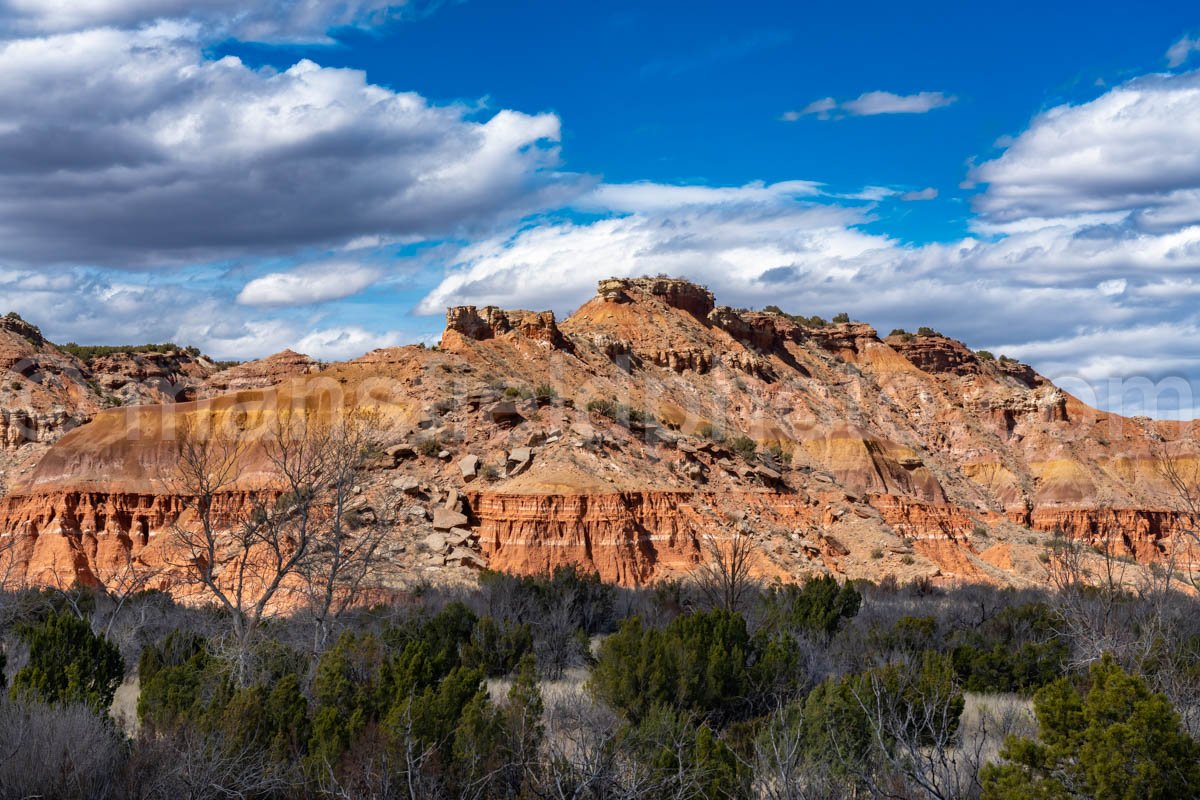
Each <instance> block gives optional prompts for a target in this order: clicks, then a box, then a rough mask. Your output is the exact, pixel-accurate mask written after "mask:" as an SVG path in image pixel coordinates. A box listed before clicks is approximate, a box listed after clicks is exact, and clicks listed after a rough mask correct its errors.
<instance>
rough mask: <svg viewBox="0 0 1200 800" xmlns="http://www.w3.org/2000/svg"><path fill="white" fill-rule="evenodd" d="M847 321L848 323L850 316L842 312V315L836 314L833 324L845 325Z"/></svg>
mask: <svg viewBox="0 0 1200 800" xmlns="http://www.w3.org/2000/svg"><path fill="white" fill-rule="evenodd" d="M849 321H850V315H849V314H847V313H846V312H845V311H843V312H842V313H840V314H838V315H837V316H835V317H834V318H833V323H834V324H835V325H845V324H846V323H848V322H849Z"/></svg>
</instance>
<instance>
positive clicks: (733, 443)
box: [729, 436, 758, 461]
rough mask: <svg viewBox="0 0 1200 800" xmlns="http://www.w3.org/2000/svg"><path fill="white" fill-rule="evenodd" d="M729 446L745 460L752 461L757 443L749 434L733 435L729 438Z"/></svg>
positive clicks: (756, 451)
mask: <svg viewBox="0 0 1200 800" xmlns="http://www.w3.org/2000/svg"><path fill="white" fill-rule="evenodd" d="M729 447H730V449H732V450H733V452H734V453H736V454H737V455H739V456H741V457H742V458H743V459H745V460H746V461H752V460H753V459H754V456H755V455H756V454H757V453H758V444H757V443H756V442H755V441H754V440H753V439H751V438H750V437H749V436H735V437H733V438H732V439H730V440H729Z"/></svg>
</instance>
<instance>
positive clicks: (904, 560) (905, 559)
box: [900, 553, 917, 567]
mask: <svg viewBox="0 0 1200 800" xmlns="http://www.w3.org/2000/svg"><path fill="white" fill-rule="evenodd" d="M900 563H901V564H903V565H904V566H906V567H911V566H912V565H913V564H915V563H917V560H916V559H915V558H913V557H912V556H910V555H908V554H907V553H905V554H904V555H903V556H901V557H900Z"/></svg>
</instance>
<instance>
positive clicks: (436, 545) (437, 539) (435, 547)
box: [422, 533, 447, 553]
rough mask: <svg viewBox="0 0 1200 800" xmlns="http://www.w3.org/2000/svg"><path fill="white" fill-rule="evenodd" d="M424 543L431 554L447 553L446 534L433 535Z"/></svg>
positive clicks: (426, 538) (427, 537)
mask: <svg viewBox="0 0 1200 800" xmlns="http://www.w3.org/2000/svg"><path fill="white" fill-rule="evenodd" d="M422 543H423V544H424V545H425V547H426V549H428V550H429V551H430V552H432V553H441V552H443V551H445V549H446V547H447V545H446V534H444V533H431V534H429V535H428V536H426V537H425V539H424V540H423V542H422Z"/></svg>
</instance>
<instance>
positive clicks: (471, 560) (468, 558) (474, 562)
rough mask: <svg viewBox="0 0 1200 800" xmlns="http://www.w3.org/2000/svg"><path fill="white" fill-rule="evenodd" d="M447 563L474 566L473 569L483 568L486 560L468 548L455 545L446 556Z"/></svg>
mask: <svg viewBox="0 0 1200 800" xmlns="http://www.w3.org/2000/svg"><path fill="white" fill-rule="evenodd" d="M446 563H447V564H461V565H462V566H464V567H474V568H475V569H484V568H485V567H487V562H486V561H484V560H483V558H482V557H481V556H480V555H479V554H478V553H476V552H475V551H473V550H468V549H467V548H465V547H456V548H454V549H453V550H451V551H450V554H449V555H448V556H446Z"/></svg>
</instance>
